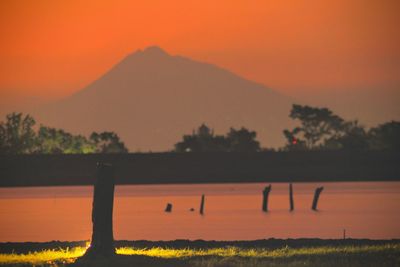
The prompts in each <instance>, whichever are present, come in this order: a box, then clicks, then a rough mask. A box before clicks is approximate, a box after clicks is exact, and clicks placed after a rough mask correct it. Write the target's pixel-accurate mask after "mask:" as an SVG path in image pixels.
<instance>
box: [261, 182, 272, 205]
mask: <svg viewBox="0 0 400 267" xmlns="http://www.w3.org/2000/svg"><path fill="white" fill-rule="evenodd" d="M270 191H271V185H269V186H266V187H265V188H264V191H263V202H262V210H263V211H264V212H267V211H268V196H269V192H270Z"/></svg>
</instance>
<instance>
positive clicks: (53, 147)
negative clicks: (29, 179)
mask: <svg viewBox="0 0 400 267" xmlns="http://www.w3.org/2000/svg"><path fill="white" fill-rule="evenodd" d="M34 125H35V120H34V119H33V118H32V117H31V116H29V115H26V116H25V117H24V116H23V115H22V113H11V114H9V115H7V116H6V122H1V123H0V154H28V153H43V154H61V153H64V154H80V153H84V154H86V153H96V152H97V153H125V152H128V150H127V148H126V147H125V145H124V143H123V142H122V141H121V140H120V139H119V137H118V135H117V134H115V133H113V132H103V133H99V134H98V133H96V132H94V133H93V134H92V135H91V137H90V139H87V138H86V137H85V136H82V135H72V134H70V133H68V132H66V131H64V130H62V129H55V128H50V127H46V126H40V128H39V130H38V132H37V134H36V133H35V131H34V129H33V126H34Z"/></svg>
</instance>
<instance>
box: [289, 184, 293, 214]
mask: <svg viewBox="0 0 400 267" xmlns="http://www.w3.org/2000/svg"><path fill="white" fill-rule="evenodd" d="M289 202H290V211H293V210H294V201H293V186H292V184H291V183H290V184H289Z"/></svg>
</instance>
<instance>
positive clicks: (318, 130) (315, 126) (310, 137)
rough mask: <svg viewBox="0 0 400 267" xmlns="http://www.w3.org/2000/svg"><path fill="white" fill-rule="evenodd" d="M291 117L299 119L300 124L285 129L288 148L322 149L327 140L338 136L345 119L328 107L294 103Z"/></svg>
mask: <svg viewBox="0 0 400 267" xmlns="http://www.w3.org/2000/svg"><path fill="white" fill-rule="evenodd" d="M289 116H290V118H292V119H295V120H299V121H300V126H299V127H296V128H295V129H293V130H292V131H290V130H285V131H284V135H285V137H286V138H287V139H288V144H287V145H286V149H291V148H295V149H300V148H305V149H308V150H310V149H320V148H321V145H323V143H324V141H325V140H328V139H330V138H337V137H338V136H339V135H340V131H341V130H342V126H343V122H344V120H343V119H342V118H341V117H339V116H337V115H335V114H333V113H332V111H330V110H329V109H327V108H315V107H309V106H301V105H296V104H294V105H293V106H292V110H291V112H290V115H289Z"/></svg>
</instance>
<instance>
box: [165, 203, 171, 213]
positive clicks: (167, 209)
mask: <svg viewBox="0 0 400 267" xmlns="http://www.w3.org/2000/svg"><path fill="white" fill-rule="evenodd" d="M171 211H172V204H171V203H167V207H165V212H171Z"/></svg>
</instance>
